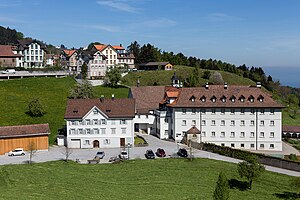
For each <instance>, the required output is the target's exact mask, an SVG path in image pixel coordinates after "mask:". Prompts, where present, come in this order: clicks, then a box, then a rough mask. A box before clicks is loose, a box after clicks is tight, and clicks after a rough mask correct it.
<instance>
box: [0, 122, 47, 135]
mask: <svg viewBox="0 0 300 200" xmlns="http://www.w3.org/2000/svg"><path fill="white" fill-rule="evenodd" d="M49 134H50V129H49V125H48V124H32V125H20V126H1V127H0V138H11V137H26V136H38V135H49Z"/></svg>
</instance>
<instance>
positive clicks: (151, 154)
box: [145, 150, 155, 159]
mask: <svg viewBox="0 0 300 200" xmlns="http://www.w3.org/2000/svg"><path fill="white" fill-rule="evenodd" d="M145 157H146V158H147V159H154V158H155V155H154V153H153V151H152V150H147V151H146V154H145Z"/></svg>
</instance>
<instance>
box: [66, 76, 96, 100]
mask: <svg viewBox="0 0 300 200" xmlns="http://www.w3.org/2000/svg"><path fill="white" fill-rule="evenodd" d="M69 98H70V99H91V98H94V89H93V86H92V84H91V83H89V81H87V80H83V81H82V83H78V84H77V85H76V86H75V87H74V88H73V89H72V90H71V91H70V95H69Z"/></svg>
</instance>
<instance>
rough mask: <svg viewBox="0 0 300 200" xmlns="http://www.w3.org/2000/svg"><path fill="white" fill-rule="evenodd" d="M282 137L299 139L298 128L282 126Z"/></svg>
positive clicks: (299, 128) (299, 131) (299, 132)
mask: <svg viewBox="0 0 300 200" xmlns="http://www.w3.org/2000/svg"><path fill="white" fill-rule="evenodd" d="M282 137H287V138H300V126H287V125H283V126H282Z"/></svg>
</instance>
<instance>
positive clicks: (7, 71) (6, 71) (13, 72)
mask: <svg viewBox="0 0 300 200" xmlns="http://www.w3.org/2000/svg"><path fill="white" fill-rule="evenodd" d="M15 73H16V70H15V69H7V70H5V71H3V72H2V74H15Z"/></svg>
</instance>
